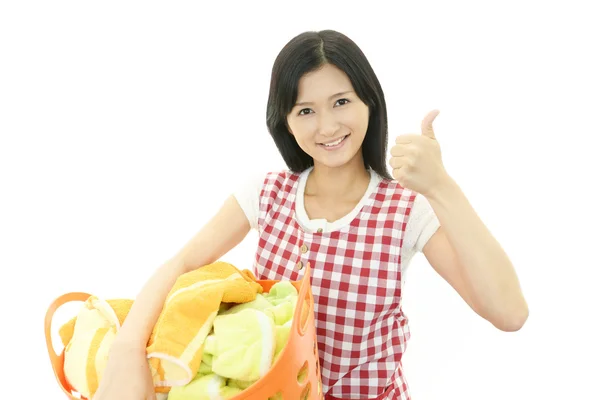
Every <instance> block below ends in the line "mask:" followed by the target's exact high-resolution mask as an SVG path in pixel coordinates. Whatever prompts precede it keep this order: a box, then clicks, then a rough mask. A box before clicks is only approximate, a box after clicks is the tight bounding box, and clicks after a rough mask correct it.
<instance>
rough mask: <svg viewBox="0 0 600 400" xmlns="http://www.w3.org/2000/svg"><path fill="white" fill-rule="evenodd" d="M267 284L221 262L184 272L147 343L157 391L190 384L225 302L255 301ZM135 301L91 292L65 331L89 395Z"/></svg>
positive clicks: (70, 370)
mask: <svg viewBox="0 0 600 400" xmlns="http://www.w3.org/2000/svg"><path fill="white" fill-rule="evenodd" d="M258 293H262V287H261V286H260V285H259V284H258V283H257V282H256V279H255V278H254V276H253V275H252V273H251V272H250V271H247V270H244V271H239V270H238V269H237V268H235V267H234V266H233V265H231V264H229V263H225V262H215V263H213V264H209V265H206V266H203V267H201V268H198V269H197V270H195V271H191V272H188V273H186V274H184V275H182V276H180V277H179V278H178V279H177V281H176V282H175V285H174V286H173V288H172V289H171V291H170V292H169V294H168V296H167V299H166V301H165V305H164V307H163V310H162V312H161V314H160V316H159V318H158V321H157V323H156V325H155V327H154V330H153V332H152V335H151V337H150V340H149V342H148V346H147V353H148V362H149V366H150V369H151V371H152V376H153V379H154V384H155V386H156V388H157V390H156V391H157V393H167V392H168V391H169V390H170V387H172V386H180V385H185V384H187V383H188V382H190V381H191V380H192V378H194V377H195V376H196V374H197V372H198V369H199V367H200V363H201V359H202V349H203V345H204V341H205V339H206V337H207V335H208V334H209V333H210V330H211V329H212V326H213V321H214V319H215V317H216V315H217V313H218V311H219V308H220V306H221V303H246V302H250V301H252V300H254V299H255V298H256V295H257V294H258ZM132 304H133V300H129V299H120V300H108V301H104V300H102V299H99V298H98V297H96V296H91V297H90V298H89V299H88V300H87V301H86V302H85V303H84V306H83V307H82V308H81V310H80V312H79V313H78V315H77V316H76V317H75V318H73V319H72V320H71V321H69V322H67V323H66V324H64V325H63V326H62V327H61V328H60V330H59V335H60V337H61V340H62V342H63V345H64V346H65V365H64V371H65V377H66V379H67V380H68V381H69V383H70V384H71V385H72V386H73V387H74V388H75V389H76V390H77V391H78V392H79V393H81V394H82V395H83V396H84V397H86V398H88V399H91V398H92V397H93V395H94V393H95V392H96V390H97V389H98V383H99V382H100V380H101V378H102V374H103V370H104V368H105V366H106V360H107V356H108V351H109V349H110V345H111V344H112V342H113V341H114V338H115V336H116V334H117V331H118V330H119V328H120V327H121V325H122V324H123V321H124V320H125V317H126V316H127V313H128V312H129V310H130V308H131V305H132Z"/></svg>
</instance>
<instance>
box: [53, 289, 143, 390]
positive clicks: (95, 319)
mask: <svg viewBox="0 0 600 400" xmlns="http://www.w3.org/2000/svg"><path fill="white" fill-rule="evenodd" d="M132 303H133V301H131V300H109V301H104V300H101V299H99V298H97V297H96V296H91V297H89V298H88V299H87V300H86V301H85V302H84V304H83V306H82V307H81V309H80V311H79V313H78V315H77V316H76V317H75V318H73V319H71V320H70V321H69V322H67V323H66V324H64V325H63V326H62V327H61V328H60V329H59V336H60V338H61V340H62V343H63V345H64V346H65V351H64V352H65V361H64V366H63V370H64V373H65V377H66V378H67V381H68V382H69V384H70V385H71V386H72V387H74V388H76V389H77V391H78V392H79V393H81V394H82V395H83V396H84V397H86V398H88V399H90V398H91V397H92V395H93V394H94V393H95V392H96V390H97V389H98V384H99V382H100V379H101V378H102V374H103V372H104V368H105V366H106V361H107V359H108V351H109V349H110V345H111V344H112V342H113V341H114V338H115V335H116V334H117V330H118V329H119V328H120V327H121V325H122V324H123V321H125V317H126V315H127V311H128V310H129V308H130V307H131V304H132Z"/></svg>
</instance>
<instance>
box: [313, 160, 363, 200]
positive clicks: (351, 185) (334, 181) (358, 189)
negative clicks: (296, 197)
mask: <svg viewBox="0 0 600 400" xmlns="http://www.w3.org/2000/svg"><path fill="white" fill-rule="evenodd" d="M370 179H371V176H370V173H369V171H367V169H366V168H365V166H364V162H363V160H362V157H360V158H357V159H356V161H355V162H351V163H348V164H346V165H344V166H341V167H336V168H330V167H327V166H325V165H322V164H315V166H314V169H313V170H312V171H311V173H310V175H309V176H308V180H307V182H306V188H305V194H306V195H308V196H318V197H322V198H323V197H324V198H344V197H347V196H350V197H355V196H356V195H362V193H364V191H365V190H366V187H367V186H368V185H369V180H370Z"/></svg>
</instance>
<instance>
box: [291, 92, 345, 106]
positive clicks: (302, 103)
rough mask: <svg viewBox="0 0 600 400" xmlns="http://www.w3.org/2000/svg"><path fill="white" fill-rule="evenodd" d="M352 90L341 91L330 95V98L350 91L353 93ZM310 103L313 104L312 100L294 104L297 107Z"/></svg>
mask: <svg viewBox="0 0 600 400" xmlns="http://www.w3.org/2000/svg"><path fill="white" fill-rule="evenodd" d="M352 92H354V90H346V91H344V92H339V93H336V94H333V95H331V96H329V100H331V99H333V98H334V97H339V96H342V95H345V94H348V93H352ZM309 104H312V102H310V101H303V102H300V103H296V104H294V107H297V106H306V105H309Z"/></svg>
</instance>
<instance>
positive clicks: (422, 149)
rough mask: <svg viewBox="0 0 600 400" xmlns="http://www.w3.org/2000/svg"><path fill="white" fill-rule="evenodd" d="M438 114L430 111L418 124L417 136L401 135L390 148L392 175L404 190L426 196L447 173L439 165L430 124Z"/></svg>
mask: <svg viewBox="0 0 600 400" xmlns="http://www.w3.org/2000/svg"><path fill="white" fill-rule="evenodd" d="M438 114H439V111H438V110H433V111H431V112H430V113H429V114H427V116H425V118H424V119H423V122H422V123H421V133H420V134H408V135H401V136H398V137H397V138H396V144H395V145H394V147H392V149H391V158H390V162H389V164H390V167H392V176H393V177H394V179H395V180H396V181H398V183H399V184H400V185H401V186H402V187H404V188H406V189H410V190H413V191H415V192H417V193H420V194H422V195H423V196H425V197H429V196H430V195H431V194H432V193H433V191H434V190H435V189H436V188H437V186H438V185H440V184H441V183H442V182H443V181H444V179H446V177H447V174H446V170H445V168H444V165H443V163H442V154H441V150H440V145H439V143H438V141H437V140H436V138H435V134H434V132H433V121H434V120H435V118H436V117H437V116H438Z"/></svg>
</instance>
